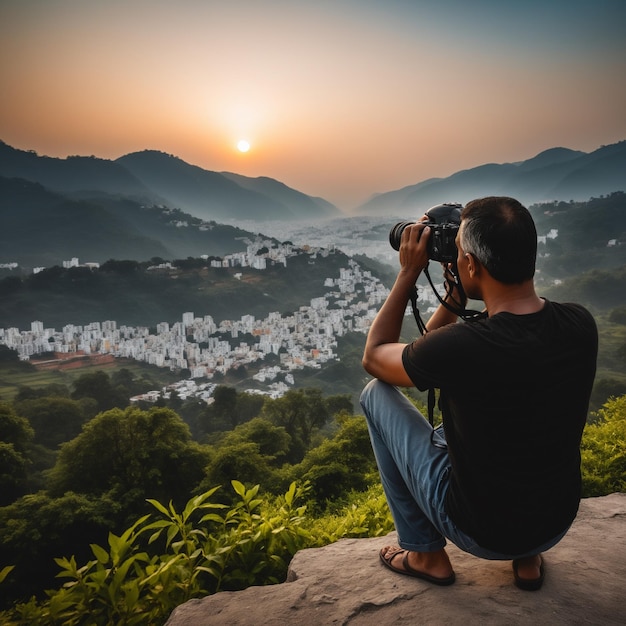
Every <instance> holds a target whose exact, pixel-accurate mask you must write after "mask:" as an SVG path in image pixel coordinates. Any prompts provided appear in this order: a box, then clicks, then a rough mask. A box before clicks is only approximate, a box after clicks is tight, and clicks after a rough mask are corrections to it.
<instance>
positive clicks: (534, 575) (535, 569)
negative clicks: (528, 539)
mask: <svg viewBox="0 0 626 626" xmlns="http://www.w3.org/2000/svg"><path fill="white" fill-rule="evenodd" d="M513 574H514V576H515V584H516V585H517V586H518V587H519V588H520V589H524V590H526V591H536V590H538V589H540V588H541V585H542V584H543V576H544V572H543V557H542V556H541V554H535V555H534V556H528V557H524V558H523V559H515V560H514V561H513Z"/></svg>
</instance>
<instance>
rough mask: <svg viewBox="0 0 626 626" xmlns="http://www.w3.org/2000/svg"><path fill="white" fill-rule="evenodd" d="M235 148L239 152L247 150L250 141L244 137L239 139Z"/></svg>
mask: <svg viewBox="0 0 626 626" xmlns="http://www.w3.org/2000/svg"><path fill="white" fill-rule="evenodd" d="M237 150H239V152H248V150H250V142H249V141H246V140H245V139H240V140H239V141H238V142H237Z"/></svg>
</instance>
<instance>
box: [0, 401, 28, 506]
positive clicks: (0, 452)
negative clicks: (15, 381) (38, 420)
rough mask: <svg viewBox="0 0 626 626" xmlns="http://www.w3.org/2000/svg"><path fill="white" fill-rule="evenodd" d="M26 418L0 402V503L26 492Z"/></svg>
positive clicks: (10, 500)
mask: <svg viewBox="0 0 626 626" xmlns="http://www.w3.org/2000/svg"><path fill="white" fill-rule="evenodd" d="M33 434H34V433H33V429H32V428H31V426H30V425H29V423H28V420H26V419H24V418H23V417H19V416H18V415H16V414H15V411H14V410H13V409H12V408H11V406H9V405H8V404H6V403H4V402H3V403H0V506H4V505H6V504H9V503H11V502H13V501H14V500H15V499H16V498H18V497H19V496H20V495H22V494H23V493H25V492H26V486H27V479H28V466H29V464H30V461H29V458H28V447H29V444H30V442H31V440H32V438H33Z"/></svg>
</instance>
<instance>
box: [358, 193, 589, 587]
mask: <svg viewBox="0 0 626 626" xmlns="http://www.w3.org/2000/svg"><path fill="white" fill-rule="evenodd" d="M429 236H430V228H429V226H428V225H427V224H426V223H424V222H419V223H416V224H412V225H409V226H407V227H406V228H405V230H404V232H403V233H402V238H401V243H400V249H399V254H400V265H401V268H400V271H399V273H398V275H397V278H396V281H395V283H394V286H393V287H392V289H391V292H390V293H389V296H388V298H387V300H386V301H385V303H384V304H383V306H382V307H381V309H380V311H379V313H378V315H377V316H376V318H375V320H374V322H373V324H372V326H371V328H370V331H369V334H368V337H367V342H366V346H365V351H364V355H363V366H364V368H365V369H366V370H367V372H368V373H369V374H371V375H372V376H374V377H375V380H373V381H371V382H370V383H369V384H368V385H367V387H366V388H365V389H364V391H363V393H362V395H361V405H362V407H363V410H364V412H365V416H366V418H367V421H368V427H369V430H370V437H371V440H372V447H373V449H374V453H375V455H376V460H377V463H378V468H379V472H380V476H381V482H382V484H383V487H384V490H385V494H386V497H387V501H388V503H389V507H390V509H391V512H392V515H393V518H394V522H395V526H396V531H397V534H398V542H399V548H397V547H386V548H383V550H382V551H381V553H380V558H381V561H382V562H383V564H384V565H386V566H387V567H389V568H390V569H392V570H394V571H396V572H398V573H401V574H407V575H411V576H415V577H418V578H422V579H424V580H428V581H430V582H432V583H435V584H439V585H449V584H451V583H453V582H454V580H455V573H454V570H453V568H452V565H451V563H450V560H449V558H448V555H447V553H446V551H445V548H444V546H445V545H446V538H447V539H449V540H450V541H452V542H453V543H455V544H456V545H457V546H458V547H459V548H461V549H462V550H464V551H466V552H469V553H471V554H473V555H475V556H478V557H481V558H485V559H500V560H512V561H513V572H514V579H515V583H516V584H517V586H518V587H520V588H522V589H527V590H536V589H539V588H540V587H541V585H542V583H543V578H544V566H543V558H542V556H541V553H542V552H544V551H546V550H548V549H549V548H551V547H552V546H554V545H555V544H556V543H557V542H558V541H559V540H560V539H561V538H562V537H563V536H564V535H565V533H566V532H567V530H568V528H569V526H570V525H571V523H572V521H573V520H574V518H575V516H576V513H577V510H578V505H579V501H580V484H581V478H580V450H579V448H580V439H581V437H582V431H583V428H584V425H585V420H586V416H587V411H588V406H589V396H590V393H591V387H592V384H593V379H594V376H595V368H596V356H597V346H598V338H597V329H596V325H595V322H594V320H593V318H592V316H591V315H590V314H589V312H587V311H586V310H585V309H584V308H582V307H581V306H578V305H575V304H557V303H553V302H549V301H547V300H545V299H542V298H540V297H539V296H538V295H537V294H536V292H535V288H534V282H533V277H534V272H535V260H536V252H537V233H536V230H535V225H534V222H533V220H532V217H531V215H530V213H529V212H528V210H527V209H526V208H524V207H523V206H522V205H521V204H520V203H519V202H518V201H517V200H514V199H512V198H506V197H489V198H483V199H479V200H474V201H473V202H470V203H469V204H468V205H467V206H466V207H465V208H464V209H463V211H462V213H461V224H460V228H459V230H458V233H457V237H456V241H455V243H456V246H457V250H458V256H457V261H456V264H457V271H458V277H459V280H460V283H461V286H462V289H461V290H459V289H458V286H457V287H455V288H454V289H453V290H452V291H451V292H449V293H448V294H447V295H446V296H445V298H444V301H446V300H448V301H454V300H456V301H457V302H458V301H459V300H462V301H463V302H462V305H463V306H465V304H466V303H465V295H466V296H467V297H469V298H471V299H474V300H482V301H483V302H484V304H485V310H486V316H485V317H484V318H482V319H480V320H476V321H469V322H459V323H456V322H457V321H458V320H457V315H456V312H454V311H451V310H449V309H448V308H446V307H445V306H443V305H440V306H439V308H438V309H437V310H436V311H435V313H434V314H433V315H432V317H431V318H430V320H429V321H428V323H427V325H426V329H427V332H426V333H425V334H424V335H423V336H422V337H420V338H419V339H417V340H416V341H414V342H413V343H410V344H404V343H400V342H399V337H400V330H401V326H402V320H403V318H404V314H405V310H406V306H407V302H408V301H409V298H410V295H411V292H412V290H413V288H414V285H415V282H416V280H417V278H418V276H419V275H420V273H421V272H422V271H423V270H424V268H425V267H426V265H427V264H428V252H427V242H428V238H429ZM463 292H464V293H463ZM409 386H415V387H417V388H418V389H420V390H422V391H423V390H426V389H431V388H437V389H439V390H440V400H439V401H440V407H441V412H442V416H443V425H442V427H439V428H437V429H435V430H433V429H432V427H431V426H430V424H429V423H428V421H427V420H425V419H424V418H423V416H422V415H421V414H420V413H419V412H418V411H417V410H416V409H415V407H414V406H413V405H412V404H411V403H410V402H409V401H408V400H407V399H406V398H405V396H404V395H403V394H402V393H401V392H400V391H399V389H398V387H409Z"/></svg>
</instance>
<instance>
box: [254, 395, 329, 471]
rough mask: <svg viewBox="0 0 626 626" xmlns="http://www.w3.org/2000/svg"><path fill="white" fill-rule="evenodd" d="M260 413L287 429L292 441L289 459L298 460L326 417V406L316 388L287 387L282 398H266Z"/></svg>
mask: <svg viewBox="0 0 626 626" xmlns="http://www.w3.org/2000/svg"><path fill="white" fill-rule="evenodd" d="M261 417H264V418H265V419H268V420H269V421H271V422H272V423H274V424H276V425H277V426H282V427H284V429H285V430H286V431H287V433H289V435H290V437H291V440H292V445H291V451H290V454H289V461H290V462H291V463H298V462H299V461H301V460H302V458H303V456H304V453H305V452H306V450H307V449H308V448H309V446H310V444H311V436H312V434H313V432H314V431H315V430H318V429H320V428H321V427H322V426H324V425H325V424H326V423H327V422H328V420H329V419H330V414H329V411H328V406H327V405H326V404H325V402H324V401H323V398H322V392H321V390H319V389H291V390H289V391H288V392H287V393H286V394H285V395H284V396H283V397H282V398H277V399H275V400H266V402H265V404H264V405H263V410H262V411H261Z"/></svg>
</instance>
